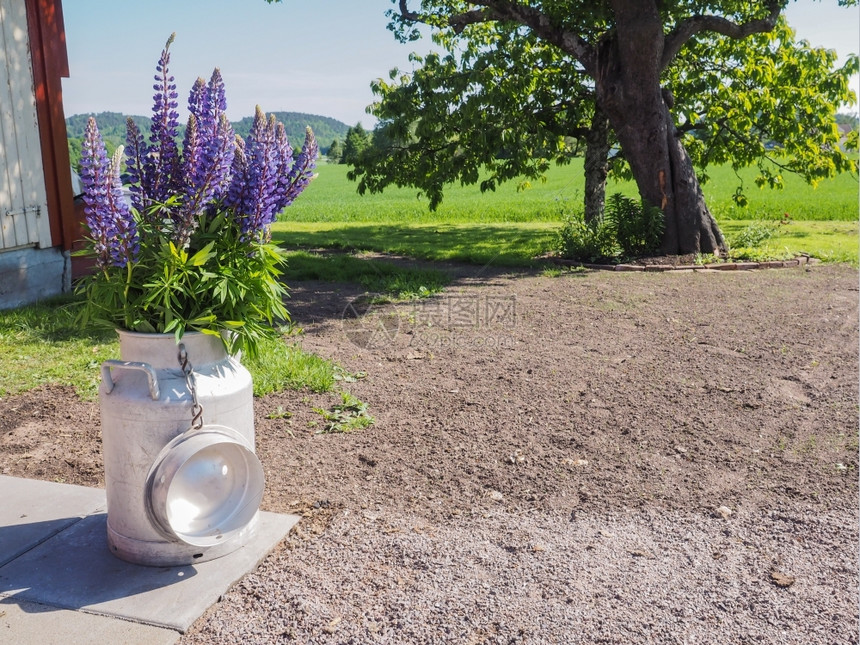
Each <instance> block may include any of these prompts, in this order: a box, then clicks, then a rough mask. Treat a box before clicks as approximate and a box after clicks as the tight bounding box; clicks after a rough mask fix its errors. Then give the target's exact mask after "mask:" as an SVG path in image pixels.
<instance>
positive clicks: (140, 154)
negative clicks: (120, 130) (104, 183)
mask: <svg viewBox="0 0 860 645" xmlns="http://www.w3.org/2000/svg"><path fill="white" fill-rule="evenodd" d="M148 153H149V148H148V147H147V145H146V142H145V141H144V140H143V135H142V134H141V133H140V128H138V127H137V124H136V123H135V122H134V119H132V118H131V117H128V119H126V135H125V156H126V160H125V172H126V177H127V181H128V184H129V190H130V191H131V205H132V206H134V207H135V208H136V209H137V211H138V212H139V213H144V214H145V213H146V211H147V208H148V207H149V205H150V203H151V200H150V197H149V195H147V194H146V190H145V185H146V183H147V182H146V181H145V180H144V166H145V163H146V161H145V160H146V157H147V155H148Z"/></svg>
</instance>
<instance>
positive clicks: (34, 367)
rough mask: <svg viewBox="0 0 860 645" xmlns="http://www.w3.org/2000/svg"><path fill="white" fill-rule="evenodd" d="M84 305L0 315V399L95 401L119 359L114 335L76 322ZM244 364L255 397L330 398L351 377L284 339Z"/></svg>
mask: <svg viewBox="0 0 860 645" xmlns="http://www.w3.org/2000/svg"><path fill="white" fill-rule="evenodd" d="M80 306H81V301H80V300H78V299H76V298H74V297H71V296H66V297H62V298H58V299H51V300H47V301H45V302H42V303H39V304H34V305H28V306H26V307H20V308H18V309H10V310H5V311H0V397H4V396H9V395H13V394H20V393H21V392H26V391H27V390H32V389H34V388H37V387H40V386H43V385H67V386H72V387H74V388H75V391H76V392H77V394H78V396H80V397H81V398H82V399H85V400H93V399H95V398H96V396H97V395H98V390H99V384H100V382H101V364H102V362H103V361H106V360H108V359H118V358H119V340H118V338H117V335H116V333H115V332H113V331H112V330H106V329H104V328H101V327H95V326H89V327H83V328H82V327H81V326H80V325H78V324H77V323H76V322H75V316H76V314H77V312H78V310H79V308H80ZM242 362H243V364H244V365H245V366H246V367H247V368H248V370H249V371H250V372H251V376H252V377H253V379H254V394H255V395H256V396H263V395H265V394H269V393H271V392H277V391H280V390H283V389H287V388H291V389H296V390H299V389H303V388H308V389H310V390H312V391H314V392H328V391H330V390H331V389H332V388H333V387H334V384H335V382H336V381H338V380H349V375H347V374H345V373H344V372H343V370H342V369H341V368H340V367H339V366H337V365H335V364H334V363H332V362H331V361H327V360H325V359H322V358H320V357H319V356H316V355H314V354H309V353H307V352H305V351H303V350H302V349H301V348H300V347H299V346H298V345H297V344H289V343H287V342H285V341H284V340H282V339H277V340H267V341H264V342H263V343H262V345H261V347H260V355H259V356H258V357H257V358H256V359H254V360H250V359H248V358H244V359H243V361H242Z"/></svg>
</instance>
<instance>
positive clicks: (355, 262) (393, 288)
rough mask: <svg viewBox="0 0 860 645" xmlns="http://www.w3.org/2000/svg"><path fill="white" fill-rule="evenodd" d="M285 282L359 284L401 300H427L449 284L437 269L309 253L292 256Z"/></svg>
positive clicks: (353, 256)
mask: <svg viewBox="0 0 860 645" xmlns="http://www.w3.org/2000/svg"><path fill="white" fill-rule="evenodd" d="M284 280H285V281H286V282H287V284H289V283H290V282H292V281H294V280H325V281H327V282H358V283H359V284H360V285H361V286H363V287H364V288H365V289H367V290H368V291H372V292H374V293H382V294H385V295H388V296H391V297H393V298H397V299H400V300H405V299H411V298H421V297H427V296H430V295H432V294H434V293H438V292H440V291H442V289H443V288H444V287H445V285H447V284H448V283H449V282H450V278H449V277H448V275H447V274H445V273H444V272H442V271H438V270H436V269H416V268H412V267H403V266H398V265H397V264H394V263H392V262H384V261H379V260H372V259H368V258H363V257H361V256H356V255H350V254H337V255H330V254H329V255H322V254H319V253H311V252H309V251H294V252H292V253H290V254H289V259H288V264H287V269H286V271H285V272H284Z"/></svg>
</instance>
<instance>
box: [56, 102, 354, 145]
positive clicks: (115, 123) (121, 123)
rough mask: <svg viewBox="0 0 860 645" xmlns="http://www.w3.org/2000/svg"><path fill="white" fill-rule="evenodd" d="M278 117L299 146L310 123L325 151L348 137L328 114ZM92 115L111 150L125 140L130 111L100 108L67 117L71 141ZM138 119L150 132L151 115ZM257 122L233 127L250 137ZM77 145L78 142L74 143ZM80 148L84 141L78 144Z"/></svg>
mask: <svg viewBox="0 0 860 645" xmlns="http://www.w3.org/2000/svg"><path fill="white" fill-rule="evenodd" d="M273 114H274V115H275V118H276V119H277V120H278V121H280V122H281V123H283V124H284V128H285V129H286V131H287V136H288V137H289V139H290V144H292V146H293V147H294V148H296V149H300V148H301V147H302V143H303V142H304V140H305V128H306V127H307V126H310V127H311V129H312V130H313V131H314V135H315V136H316V138H317V142H318V143H319V145H320V151H321V152H322V154H325V153H326V152H328V148H329V146H330V145H331V142H332V141H334V140H335V139H339V140H341V141H343V140H344V139H345V138H346V132H347V130H349V127H350V126H348V125H347V124H346V123H343V122H342V121H338V120H337V119H332V118H331V117H327V116H319V115H317V114H304V113H302V112H274V113H273ZM90 116H95V118H96V123H97V124H98V126H99V132H100V133H101V135H102V138H103V139H104V140H105V144H106V145H107V147H108V150H109V151H110V150H112V149H114V148H116V146H118V145H120V144H124V143H125V122H126V115H124V114H120V113H119V112H100V113H99V114H94V115H93V114H76V115H74V116H70V117H69V118H67V119H66V130H67V133H68V138H69V140H70V142H71V141H72V140H78V141H79V140H81V139H83V137H84V130H85V128H86V127H87V120H88V119H89V117H90ZM131 118H132V119H134V121H135V123H137V125H138V127H139V128H140V129H141V132H143V133H144V135H146V134H148V132H149V117H144V116H134V115H133V116H132V117H131ZM253 123H254V117H250V116H249V117H245V118H243V119H241V120H239V121H234V122H233V129H234V130H236V133H237V134H239V135H240V136H242V137H247V136H248V132H249V131H250V129H251V125H252V124H253ZM184 134H185V126H184V125H182V126H180V131H179V137H180V139H181V138H182V137H183V136H184ZM72 146H73V147H74V144H72ZM77 147H78V149H80V145H79V144H78V146H77Z"/></svg>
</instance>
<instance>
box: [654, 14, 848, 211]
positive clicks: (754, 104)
mask: <svg viewBox="0 0 860 645" xmlns="http://www.w3.org/2000/svg"><path fill="white" fill-rule="evenodd" d="M687 49H688V52H689V54H688V56H685V57H684V58H683V59H679V60H678V61H677V63H676V65H674V66H673V67H672V68H670V70H669V71H668V78H667V81H666V84H667V85H668V86H669V87H671V88H672V91H673V93H674V96H675V101H676V103H677V104H678V105H679V106H680V109H678V110H677V112H678V116H677V119H678V121H679V127H680V129H681V131H682V132H684V133H685V137H684V145H685V147H686V148H687V150H688V152H689V153H690V155H691V156H692V158H693V161H694V163H695V164H696V165H697V166H698V167H700V168H702V169H707V168H708V167H709V166H711V165H712V164H731V166H732V167H733V168H735V169H736V170H737V169H740V168H743V167H746V166H752V167H755V168H756V169H757V170H758V174H757V175H756V176H755V177H754V183H755V184H756V185H757V186H759V187H764V186H766V187H769V188H774V189H777V190H779V189H781V188H782V187H783V185H784V182H785V181H786V179H787V177H786V176H787V175H789V174H796V175H798V176H800V177H802V178H803V179H804V180H805V181H806V182H808V183H809V184H811V185H813V186H815V185H816V184H817V183H818V182H819V181H821V180H822V179H827V178H831V177H834V176H836V175H837V174H839V173H843V172H850V173H855V174H856V172H857V165H856V161H855V159H854V157H852V156H850V155H848V154H846V152H845V146H844V145H842V143H841V141H840V140H841V135H840V132H839V130H838V128H837V123H838V122H839V119H838V118H837V114H836V109H837V108H838V107H839V106H840V105H841V104H843V103H845V104H853V103H855V102H856V97H855V96H854V94H853V92H852V91H851V90H850V88H849V79H850V78H851V76H852V75H853V74H856V73H857V71H858V62H857V58H856V56H851V57H849V58H848V60H847V61H846V62H845V63H844V64H843V65H842V66H841V67H839V66H837V65H836V52H835V51H833V50H826V49H816V48H813V47H811V46H810V45H809V43H807V42H806V41H801V42H796V41H795V34H794V31H793V30H792V29H791V28H790V27H789V26H788V24H787V23H786V22H785V20H784V19H780V20H779V21H778V23H777V26H776V28H775V29H774V30H773V31H771V32H768V33H763V34H754V35H752V36H749V37H747V38H744V39H740V40H738V39H734V38H728V37H723V36H718V35H715V34H703V35H700V36H699V37H698V38H697V39H695V40H693V41H690V43H688V46H687ZM688 60H707V61H708V62H707V64H706V65H704V64H703V65H689V64H687V61H688ZM706 175H707V173H706V171H703V176H705V177H706ZM747 198H748V195H747V193H746V192H745V186H744V185H743V184H741V185H740V186H739V187H738V188H737V190H736V197H735V201H736V202H737V203H738V204H739V205H741V206H743V205H745V201H746V200H747Z"/></svg>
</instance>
